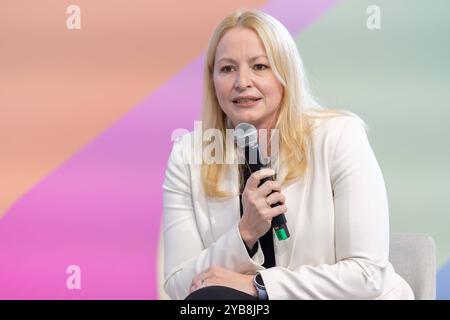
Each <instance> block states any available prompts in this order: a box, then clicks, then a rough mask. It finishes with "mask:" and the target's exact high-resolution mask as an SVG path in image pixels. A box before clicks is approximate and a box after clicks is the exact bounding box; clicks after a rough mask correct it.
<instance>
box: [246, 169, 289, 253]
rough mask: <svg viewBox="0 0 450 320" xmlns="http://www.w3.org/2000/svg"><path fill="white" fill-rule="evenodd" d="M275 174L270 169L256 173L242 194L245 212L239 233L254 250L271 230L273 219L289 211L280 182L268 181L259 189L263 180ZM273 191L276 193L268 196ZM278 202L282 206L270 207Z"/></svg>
mask: <svg viewBox="0 0 450 320" xmlns="http://www.w3.org/2000/svg"><path fill="white" fill-rule="evenodd" d="M274 174H275V171H274V170H273V169H270V168H267V169H262V170H259V171H256V172H254V173H253V174H252V175H251V176H250V177H249V178H248V180H247V183H246V185H245V188H244V191H243V193H242V207H243V211H244V212H243V215H242V218H241V220H240V221H239V232H240V234H241V237H242V239H243V240H244V241H245V243H246V244H247V246H248V247H249V248H252V247H253V246H254V244H255V243H256V241H258V239H259V238H260V237H261V236H263V235H264V234H265V233H266V232H267V231H268V230H269V229H270V227H271V223H272V218H273V217H276V216H278V215H279V214H281V213H285V212H286V211H287V208H286V206H285V201H286V198H285V197H284V195H283V194H282V193H281V192H280V191H281V183H280V182H278V181H270V180H268V181H266V182H264V183H263V184H262V185H261V186H260V187H259V188H258V185H259V183H260V181H261V180H262V179H264V178H266V177H270V176H272V175H274ZM273 190H275V191H276V192H274V193H272V194H271V195H270V196H268V195H269V194H270V193H271V192H272V191H273ZM277 202H280V203H281V205H279V206H277V207H274V208H271V207H270V205H272V204H274V203H277Z"/></svg>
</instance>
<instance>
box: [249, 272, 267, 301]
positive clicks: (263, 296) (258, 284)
mask: <svg viewBox="0 0 450 320" xmlns="http://www.w3.org/2000/svg"><path fill="white" fill-rule="evenodd" d="M253 285H254V286H255V288H256V291H257V292H258V300H267V299H268V297H267V291H266V287H265V285H264V281H263V279H262V277H261V274H260V273H259V272H257V273H256V274H255V276H254V277H253Z"/></svg>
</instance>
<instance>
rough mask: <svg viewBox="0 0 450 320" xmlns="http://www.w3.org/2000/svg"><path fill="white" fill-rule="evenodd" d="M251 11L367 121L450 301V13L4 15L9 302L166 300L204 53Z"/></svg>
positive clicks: (187, 5) (272, 1) (380, 1)
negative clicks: (172, 172) (376, 16)
mask: <svg viewBox="0 0 450 320" xmlns="http://www.w3.org/2000/svg"><path fill="white" fill-rule="evenodd" d="M71 4H77V5H78V6H80V8H81V30H72V31H71V30H68V29H67V28H66V19H67V17H68V15H67V14H66V8H67V7H68V6H69V5H71ZM372 4H375V5H378V6H379V7H380V9H381V27H382V28H381V30H375V31H371V30H368V29H367V27H366V20H367V17H368V15H367V13H366V9H367V7H368V6H369V5H372ZM240 7H247V8H261V9H263V10H264V11H266V12H268V13H269V14H271V15H273V16H275V17H276V18H277V19H279V20H280V21H281V22H282V23H283V24H284V25H286V27H287V28H288V29H289V31H290V32H291V34H292V36H293V37H294V39H295V41H296V43H297V46H298V49H299V52H300V54H301V56H302V58H303V60H304V63H305V66H306V70H307V73H308V77H309V79H310V82H311V84H312V87H313V89H314V92H315V94H316V96H318V97H319V99H320V100H321V102H322V103H323V105H324V106H326V107H339V108H344V109H348V110H351V111H353V112H355V113H356V114H358V115H360V116H361V117H362V118H363V119H364V120H365V121H366V122H367V124H368V125H369V128H370V131H369V139H370V141H371V144H372V147H373V149H374V151H375V153H376V155H377V158H378V161H379V163H380V166H381V168H382V170H383V173H384V177H385V181H386V187H387V190H388V196H389V203H390V221H391V231H392V232H419V233H428V234H430V235H431V236H432V237H433V238H434V240H435V241H436V244H437V263H438V267H439V270H438V287H437V288H438V292H437V295H438V298H440V299H449V298H450V233H449V231H450V170H449V169H448V165H449V163H450V148H449V147H450V139H449V138H450V126H449V120H450V62H449V58H450V41H449V39H450V10H449V9H450V2H449V1H448V0H433V1H425V0H416V1H410V0H395V1H392V0H377V1H372V0H371V1H366V0H347V1H344V0H343V1H335V0H269V1H263V0H248V1H237V0H221V1H218V0H215V1H206V0H203V1H175V0H153V1H143V0H134V1H131V2H130V1H125V0H116V1H106V0H101V1H100V0H96V1H87V0H77V1H64V0H39V1H24V0H14V1H13V0H0V216H1V217H2V218H1V219H0V298H1V299H158V298H161V299H164V298H167V297H166V295H165V294H164V293H163V291H162V290H161V283H162V255H163V252H162V250H161V234H160V226H161V217H162V189H161V186H162V183H163V178H164V172H165V168H166V163H167V158H168V155H169V152H170V149H171V145H172V142H171V133H172V132H173V131H174V130H175V129H178V128H186V129H188V130H191V129H192V128H193V122H194V120H197V119H199V112H200V98H201V83H202V66H203V61H204V53H205V49H206V45H207V41H208V38H209V36H210V35H211V33H212V31H213V29H214V27H215V26H216V25H217V24H218V23H219V21H220V20H221V19H222V18H223V17H224V16H225V15H226V14H227V13H229V12H231V11H233V10H234V9H237V8H240ZM180 250H182V248H180ZM72 264H75V265H78V266H80V268H81V290H68V289H67V288H66V279H67V277H68V276H69V275H68V274H66V268H67V267H68V266H69V265H72Z"/></svg>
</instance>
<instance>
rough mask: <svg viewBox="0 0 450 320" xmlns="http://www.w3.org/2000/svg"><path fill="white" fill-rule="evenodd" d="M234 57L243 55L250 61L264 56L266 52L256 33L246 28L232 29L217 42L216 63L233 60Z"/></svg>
mask: <svg viewBox="0 0 450 320" xmlns="http://www.w3.org/2000/svg"><path fill="white" fill-rule="evenodd" d="M235 55H245V56H248V57H247V58H248V59H252V58H255V57H260V56H266V52H265V50H264V46H263V45H262V42H261V40H260V39H259V37H258V35H257V34H256V32H254V31H253V30H251V29H248V28H233V29H231V30H228V31H227V32H226V33H225V34H224V35H223V37H222V39H221V40H220V41H219V43H218V45H217V50H216V62H218V61H219V60H221V59H227V58H229V59H233V56H235Z"/></svg>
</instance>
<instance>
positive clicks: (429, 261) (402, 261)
mask: <svg viewBox="0 0 450 320" xmlns="http://www.w3.org/2000/svg"><path fill="white" fill-rule="evenodd" d="M389 261H390V262H391V263H392V265H393V266H394V269H395V271H396V272H397V273H398V274H399V275H400V276H401V277H402V278H403V279H405V280H406V282H407V283H408V284H409V285H410V286H411V289H412V290H413V292H414V297H415V298H416V300H434V299H436V246H435V243H434V241H433V238H431V236H429V235H426V234H414V233H394V234H391V239H390V254H389Z"/></svg>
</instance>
